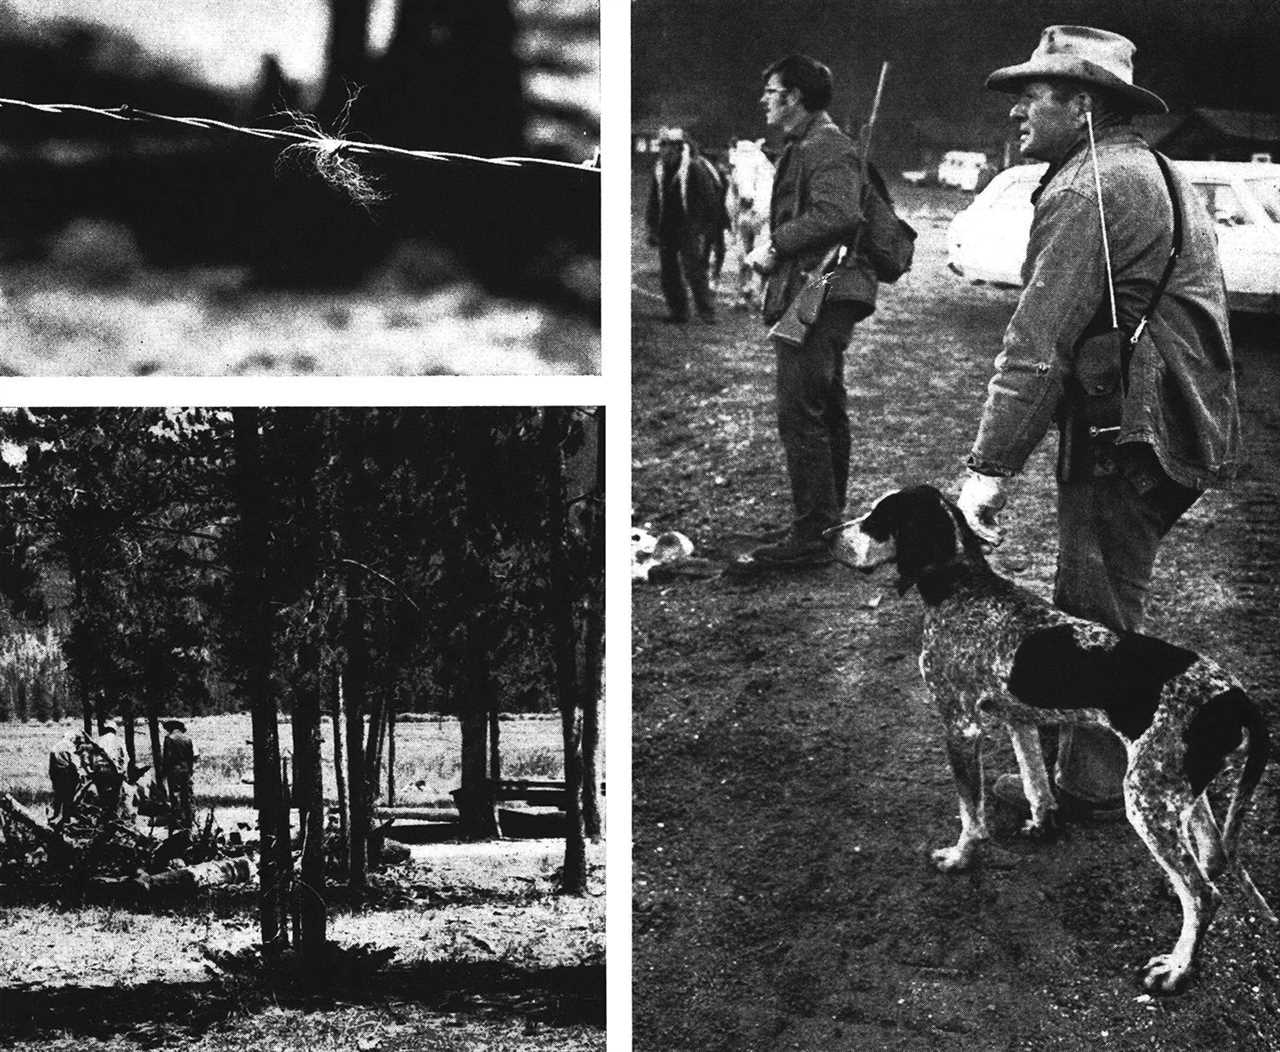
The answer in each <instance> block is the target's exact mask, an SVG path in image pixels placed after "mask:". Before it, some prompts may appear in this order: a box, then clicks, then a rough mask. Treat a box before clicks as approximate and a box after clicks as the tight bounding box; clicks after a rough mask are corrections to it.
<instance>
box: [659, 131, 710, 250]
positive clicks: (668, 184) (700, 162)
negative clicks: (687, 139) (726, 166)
mask: <svg viewBox="0 0 1280 1052" xmlns="http://www.w3.org/2000/svg"><path fill="white" fill-rule="evenodd" d="M724 193H725V189H724V183H723V182H722V181H721V179H720V173H719V172H717V171H716V170H715V167H714V166H713V165H712V164H711V162H710V161H708V160H707V159H706V158H705V157H703V156H702V155H701V154H700V153H698V152H697V151H696V150H694V149H693V148H692V147H690V146H689V145H688V144H687V143H686V144H685V146H684V149H683V150H682V151H681V153H680V163H679V164H678V165H677V166H676V167H675V169H674V170H672V171H667V170H665V168H664V166H663V163H662V161H661V159H659V160H658V162H657V163H656V164H655V165H654V168H653V179H652V180H651V182H650V185H649V204H648V207H647V208H646V209H645V222H646V224H647V225H648V228H649V235H650V237H652V238H654V239H661V240H663V241H673V242H676V243H679V242H682V241H685V240H687V239H698V238H712V239H714V238H716V237H718V236H719V234H720V231H722V230H724V229H725V228H726V227H728V225H729V214H728V212H727V211H726V208H725V202H724Z"/></svg>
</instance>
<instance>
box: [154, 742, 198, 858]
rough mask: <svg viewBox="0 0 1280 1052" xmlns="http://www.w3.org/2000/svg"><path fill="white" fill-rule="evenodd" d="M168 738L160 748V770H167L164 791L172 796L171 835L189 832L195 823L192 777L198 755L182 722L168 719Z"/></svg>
mask: <svg viewBox="0 0 1280 1052" xmlns="http://www.w3.org/2000/svg"><path fill="white" fill-rule="evenodd" d="M164 729H165V732H166V733H165V739H164V744H163V746H162V747H161V769H162V770H163V771H164V779H165V788H166V790H167V791H168V794H169V835H170V836H172V835H173V834H174V833H176V832H178V831H179V830H189V829H190V828H191V827H192V826H193V825H194V824H195V818H196V816H195V796H194V794H193V790H192V776H193V774H194V772H195V765H196V753H195V747H194V746H193V745H192V743H191V739H190V738H189V737H188V736H187V726H186V724H185V723H183V722H182V721H181V720H167V721H165V725H164Z"/></svg>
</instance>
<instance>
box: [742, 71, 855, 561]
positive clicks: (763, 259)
mask: <svg viewBox="0 0 1280 1052" xmlns="http://www.w3.org/2000/svg"><path fill="white" fill-rule="evenodd" d="M764 77H765V84H764V91H763V93H762V94H761V96H760V105H761V107H762V109H763V111H764V119H765V123H766V124H767V125H768V126H769V127H770V128H771V129H773V130H775V131H779V132H781V133H782V136H783V139H784V142H785V146H784V149H783V151H782V156H781V157H780V158H779V160H778V169H777V173H776V175H775V176H774V182H773V198H772V201H771V204H770V229H771V230H772V239H771V241H770V243H769V244H767V245H762V246H760V247H759V248H757V249H756V251H754V252H753V253H752V254H751V256H750V257H748V260H747V262H748V263H749V264H750V265H752V266H754V267H755V268H756V269H758V270H759V271H760V272H761V273H762V274H764V275H766V277H767V281H766V284H765V294H764V320H765V323H766V324H767V325H773V324H774V323H775V322H777V321H778V320H779V319H780V318H782V316H783V315H784V314H785V313H786V311H787V308H788V306H790V305H791V303H792V301H793V300H794V299H795V298H796V296H797V294H799V293H800V291H801V290H802V289H803V288H804V286H805V285H806V284H807V283H808V282H809V281H810V279H811V278H812V277H814V276H816V275H817V274H818V273H820V272H822V271H823V270H824V269H826V267H827V266H829V265H830V263H831V260H832V252H833V251H834V250H836V249H838V248H839V246H841V245H844V244H848V243H849V242H850V241H851V240H853V238H854V236H855V234H856V232H857V230H858V227H859V225H860V224H861V223H862V218H863V217H862V209H861V205H860V201H861V189H862V173H861V165H860V162H859V158H858V155H857V153H856V152H855V150H854V145H853V143H852V141H850V139H849V137H848V136H847V135H845V134H844V133H843V132H842V131H840V129H839V128H838V127H836V125H835V122H834V121H832V119H831V117H830V116H829V115H828V114H827V107H828V106H829V105H830V104H831V96H832V77H831V70H830V69H828V68H827V67H826V66H825V65H823V64H822V63H821V62H819V61H817V60H816V59H813V58H810V57H809V56H807V55H788V56H787V57H786V58H783V59H779V60H778V61H777V62H775V63H773V65H771V66H770V67H769V68H768V69H766V70H765V71H764ZM876 287H877V282H876V277H875V273H874V271H873V270H872V269H871V266H870V264H869V263H867V262H866V261H865V260H864V259H862V258H861V257H860V256H857V255H856V254H851V255H850V258H847V259H845V260H844V261H843V262H842V263H841V264H840V265H839V266H838V267H836V268H835V269H834V271H833V272H832V274H831V277H830V279H829V280H828V282H827V285H826V294H825V296H824V297H823V298H822V300H821V306H820V308H819V309H818V312H817V314H816V317H814V318H813V319H812V324H811V325H809V327H808V329H807V331H806V332H805V335H804V338H803V341H802V342H801V343H800V344H799V345H796V344H795V343H792V342H789V341H788V340H786V339H782V338H779V337H778V336H777V335H774V337H773V345H774V352H775V357H776V361H777V381H776V386H777V394H776V399H777V415H778V434H779V437H780V438H781V440H782V448H783V452H784V453H785V456H786V464H787V474H788V476H789V478H790V482H791V497H792V504H793V506H794V519H793V522H792V525H791V527H790V528H789V529H788V530H787V532H786V535H785V536H783V537H782V538H781V539H779V540H778V541H776V542H774V543H770V544H766V545H763V546H762V547H759V548H756V549H755V551H753V552H752V553H751V558H750V560H748V561H745V562H744V563H743V564H741V565H742V568H743V569H748V568H749V569H750V570H753V571H755V570H780V571H787V570H799V569H805V568H808V567H812V566H820V565H823V564H825V563H828V562H830V561H831V555H830V552H829V551H828V550H827V545H826V543H825V542H824V541H823V539H822V531H823V530H825V529H827V528H828V527H830V526H834V525H836V524H837V523H838V522H840V521H841V520H842V518H843V512H844V501H845V487H846V483H847V481H848V477H849V445H850V443H849V417H848V410H847V408H846V403H847V397H846V394H845V387H844V352H845V348H846V347H848V346H849V340H850V339H851V337H852V335H853V326H854V325H855V324H856V323H857V322H858V321H859V320H861V319H862V318H865V317H866V316H867V315H868V314H870V313H871V311H872V309H873V308H874V306H875V300H876ZM805 320H806V321H808V320H809V319H807V318H806V319H805Z"/></svg>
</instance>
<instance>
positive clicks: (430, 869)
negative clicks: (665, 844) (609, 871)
mask: <svg viewBox="0 0 1280 1052" xmlns="http://www.w3.org/2000/svg"><path fill="white" fill-rule="evenodd" d="M563 857H564V841H563V840H559V839H541V840H516V841H502V842H495V843H489V844H460V843H451V844H432V845H429V846H419V847H415V848H414V858H413V860H412V861H411V862H409V863H406V864H403V865H401V866H397V867H394V868H392V869H389V870H386V871H383V872H382V873H380V874H379V875H377V876H376V878H375V880H374V890H373V892H372V893H371V894H370V895H369V896H368V897H367V898H366V899H363V900H361V902H360V903H359V904H356V903H355V902H354V900H351V899H350V897H349V896H347V895H346V894H345V893H344V892H343V890H342V889H332V890H331V891H330V892H329V896H330V916H329V927H328V935H329V938H330V939H331V940H332V941H333V942H334V943H335V944H337V945H338V946H340V947H342V948H345V950H346V951H347V953H348V954H349V955H352V956H354V957H355V958H362V957H363V958H370V957H373V958H377V957H379V956H381V955H382V954H384V953H385V954H388V955H392V954H393V956H392V959H391V961H390V963H388V964H386V965H385V966H383V967H382V968H380V969H379V970H377V971H372V972H371V971H368V970H361V969H360V968H359V967H353V968H352V969H351V971H350V974H344V975H341V976H340V977H338V976H337V972H336V966H335V969H333V972H334V976H331V978H330V981H329V982H327V983H326V984H325V985H324V987H323V989H319V990H307V989H304V988H299V987H295V986H293V985H291V984H289V983H288V982H285V981H284V980H279V981H276V982H265V981H263V975H262V972H261V971H260V970H257V969H255V968H254V967H253V964H254V961H255V958H254V956H253V951H252V949H251V947H252V946H253V944H254V943H256V942H257V940H258V931H257V926H256V920H255V894H254V889H252V888H248V889H246V888H239V889H218V890H216V891H214V892H209V893H205V894H204V895H202V896H201V897H200V898H199V899H198V900H195V901H193V902H191V903H189V904H187V905H184V906H181V907H176V908H171V909H159V908H157V909H153V910H148V911H143V910H140V909H130V908H123V907H98V906H90V907H83V908H78V909H71V908H62V907H59V906H56V905H52V904H43V903H37V902H32V901H30V898H29V897H27V898H26V899H24V898H23V896H22V895H21V894H20V893H18V892H15V891H14V890H13V889H5V891H4V894H3V897H2V898H0V931H3V939H2V940H0V1044H3V1045H4V1047H6V1048H12V1049H17V1050H21V1052H36V1050H40V1052H80V1050H91V1052H134V1050H136V1049H183V1050H194V1052H233V1050H248V1052H294V1050H300V1049H306V1050H307V1052H352V1050H356V1049H359V1050H362V1052H373V1050H383V1052H428V1050H430V1052H437V1050H438V1052H476V1050H489V1049H497V1050H509V1052H553V1050H554V1052H587V1050H598V1049H603V1048H604V1047H605V1031H604V1023H605V1020H604V972H605V954H604V848H603V845H589V848H588V858H589V862H590V867H591V872H590V879H589V884H588V894H587V895H585V896H583V897H574V896H564V895H560V894H558V893H557V892H556V890H555V889H556V885H557V882H558V870H559V868H560V866H561V865H562V863H563ZM224 955H233V958H234V960H238V961H240V962H243V963H242V964H241V965H240V966H237V965H235V964H234V961H233V963H232V964H230V965H228V964H226V963H222V964H221V966H218V965H215V964H214V962H213V961H212V960H211V956H212V957H216V958H218V961H219V962H223V961H224V960H225V958H224Z"/></svg>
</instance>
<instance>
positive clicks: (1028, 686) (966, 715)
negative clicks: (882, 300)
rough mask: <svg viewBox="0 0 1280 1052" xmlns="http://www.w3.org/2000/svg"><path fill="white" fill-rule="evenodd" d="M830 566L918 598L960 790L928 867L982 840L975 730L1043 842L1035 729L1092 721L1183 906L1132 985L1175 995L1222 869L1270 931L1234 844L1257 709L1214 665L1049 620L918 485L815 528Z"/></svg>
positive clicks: (958, 519) (1043, 803)
mask: <svg viewBox="0 0 1280 1052" xmlns="http://www.w3.org/2000/svg"><path fill="white" fill-rule="evenodd" d="M828 540H829V541H830V543H831V547H832V551H833V553H834V554H835V557H836V558H837V559H838V560H839V561H840V562H843V563H845V564H846V565H848V566H853V567H856V568H857V569H860V570H864V571H867V572H870V571H872V570H874V569H875V568H876V567H878V566H883V565H885V564H886V563H896V564H897V567H898V592H899V594H904V593H906V591H907V590H908V589H909V588H911V587H912V586H913V585H914V586H915V587H916V588H918V589H919V591H920V595H921V597H922V598H923V599H924V602H925V618H924V639H923V645H922V650H921V654H920V671H921V673H922V674H923V676H924V681H925V685H926V686H927V687H928V688H929V691H930V692H931V693H932V695H933V698H934V701H935V703H936V704H937V706H938V710H939V712H940V713H941V715H942V719H943V723H944V725H945V727H946V747H947V756H948V758H949V760H950V762H951V768H952V771H953V773H954V774H955V778H956V785H957V788H958V789H959V792H960V839H959V840H958V841H957V842H956V844H955V846H954V847H946V848H942V849H940V850H938V851H935V852H934V853H933V859H934V862H935V864H936V865H937V867H938V868H939V869H940V870H943V871H950V870H962V869H965V868H967V867H968V866H970V865H971V864H972V863H973V861H974V858H975V855H976V852H977V850H978V847H979V844H980V843H981V842H982V841H983V840H985V839H986V837H987V830H986V823H985V818H984V815H983V785H982V726H983V725H984V724H987V723H990V722H991V721H999V722H1002V723H1003V724H1004V725H1005V726H1006V728H1007V729H1008V732H1009V737H1010V738H1011V740H1012V742H1013V750H1014V754H1015V755H1016V756H1017V760H1018V769H1019V771H1020V773H1021V775H1022V784H1023V787H1024V790H1025V792H1026V796H1027V800H1028V801H1029V802H1030V804H1031V819H1030V821H1029V822H1028V823H1027V825H1026V827H1025V830H1024V831H1025V832H1027V833H1030V834H1033V835H1037V834H1042V833H1044V832H1045V831H1046V830H1047V828H1048V827H1049V825H1050V824H1051V822H1052V820H1053V812H1054V810H1055V804H1054V799H1053V795H1052V792H1051V790H1050V787H1049V778H1048V775H1047V773H1046V771H1045V767H1044V760H1043V758H1042V756H1041V753H1040V748H1039V740H1038V737H1037V734H1036V730H1035V728H1036V725H1037V724H1042V723H1045V724H1062V723H1078V724H1099V725H1101V726H1103V727H1107V728H1109V729H1110V730H1112V731H1114V732H1115V733H1116V734H1117V735H1119V736H1120V738H1121V739H1122V740H1123V741H1124V743H1125V746H1126V748H1127V750H1128V754H1129V764H1128V770H1127V772H1126V774H1125V777H1124V804H1125V814H1126V815H1127V816H1128V819H1129V822H1130V824H1131V825H1132V826H1133V828H1134V829H1135V830H1136V831H1137V834H1138V836H1140V837H1141V838H1142V840H1143V843H1145V844H1146V845H1147V847H1148V848H1149V849H1150V851H1151V854H1152V855H1153V856H1155V860H1156V862H1157V863H1159V865H1160V866H1161V868H1162V869H1163V870H1164V871H1165V873H1166V874H1168V877H1169V880H1170V882H1171V883H1172V884H1173V888H1174V891H1175V892H1176V893H1177V895H1178V899H1179V900H1180V901H1181V903H1182V931H1181V933H1180V934H1179V936H1178V941H1177V942H1176V943H1175V945H1174V947H1173V949H1172V951H1171V952H1169V953H1167V954H1160V955H1158V956H1155V957H1152V958H1151V959H1150V960H1149V961H1148V962H1147V964H1146V966H1145V969H1144V975H1143V985H1144V986H1145V987H1146V988H1147V989H1148V990H1152V991H1155V992H1157V993H1174V992H1176V991H1178V990H1180V989H1181V988H1182V987H1183V986H1184V985H1185V984H1186V982H1187V980H1188V978H1189V977H1190V972H1191V968H1192V965H1193V963H1194V962H1195V959H1196V953H1197V950H1198V949H1199V946H1200V942H1201V939H1202V937H1203V936H1204V933H1205V931H1206V930H1207V929H1208V927H1209V923H1210V921H1211V920H1212V919H1213V914H1214V912H1215V910H1216V909H1217V907H1218V904H1219V903H1220V901H1221V898H1222V896H1221V895H1220V893H1219V892H1218V889H1217V887H1215V885H1214V880H1215V878H1217V877H1218V876H1219V875H1220V874H1222V873H1223V871H1224V870H1226V869H1228V868H1230V869H1231V870H1232V871H1233V872H1234V873H1235V875H1236V876H1237V878H1238V879H1239V881H1240V883H1241V885H1242V886H1243V887H1244V888H1245V889H1246V890H1247V891H1248V892H1249V893H1250V894H1251V895H1252V896H1253V897H1254V898H1255V899H1256V900H1257V904H1258V907H1259V909H1260V911H1261V912H1262V913H1263V914H1264V915H1265V916H1266V918H1267V919H1268V920H1270V921H1272V922H1273V923H1274V922H1276V920H1277V918H1276V915H1275V914H1274V913H1273V912H1272V911H1271V908H1270V907H1269V906H1268V905H1267V902H1266V900H1265V899H1264V898H1263V897H1262V895H1261V893H1260V892H1259V891H1258V889H1257V888H1256V887H1255V886H1254V884H1253V881H1252V880H1250V878H1249V875H1248V873H1246V872H1245V870H1244V867H1243V866H1241V865H1240V864H1239V862H1238V861H1237V859H1236V857H1235V855H1236V840H1237V838H1238V837H1239V834H1240V826H1241V822H1242V820H1243V818H1244V812H1245V809H1246V807H1247V805H1248V803H1249V798H1250V797H1251V795H1252V794H1253V790H1254V788H1255V787H1256V786H1257V784H1258V780H1259V778H1260V777H1261V776H1262V769H1263V767H1264V765H1265V764H1266V761H1267V728H1266V723H1265V722H1264V720H1263V717H1262V715H1261V713H1260V712H1259V710H1258V708H1257V706H1256V705H1255V704H1254V703H1253V702H1252V701H1251V700H1250V699H1249V697H1248V696H1247V695H1246V694H1245V692H1244V690H1243V689H1242V688H1241V686H1240V684H1239V682H1238V681H1237V680H1236V679H1235V678H1234V677H1233V676H1232V675H1231V674H1230V673H1228V672H1227V671H1226V670H1225V669H1223V668H1222V667H1221V666H1219V665H1217V664H1215V663H1214V662H1213V661H1211V660H1210V659H1208V658H1206V657H1202V656H1201V655H1199V654H1196V653H1193V652H1192V651H1190V650H1184V649H1182V648H1181V647H1177V646H1174V645H1173V644H1171V643H1165V642H1162V641H1161V640H1158V639H1153V638H1151V637H1149V636H1143V635H1138V634H1136V633H1116V632H1112V631H1111V630H1110V629H1108V628H1105V627H1103V626H1102V625H1099V624H1095V623H1093V622H1091V621H1085V620H1082V619H1081V618H1078V617H1072V616H1071V615H1069V614H1065V613H1063V612H1062V611H1061V610H1058V609H1056V608H1054V607H1052V606H1050V605H1049V604H1047V603H1045V602H1044V601H1043V600H1041V599H1039V598H1037V597H1036V596H1035V595H1033V594H1032V593H1030V592H1028V591H1026V590H1025V589H1023V588H1020V587H1018V586H1016V585H1014V584H1013V583H1012V582H1011V581H1008V580H1006V579H1005V578H1003V577H1000V576H999V575H998V574H996V573H995V572H994V571H993V570H992V569H991V568H990V567H989V566H988V565H987V561H986V558H985V557H984V556H983V553H982V547H981V542H980V541H979V540H978V538H977V536H976V535H975V534H974V532H973V531H972V530H971V529H970V528H969V525H968V523H967V522H966V521H965V518H964V516H963V515H962V514H961V513H960V511H959V510H958V509H957V508H956V507H955V505H954V504H952V503H951V502H950V501H949V500H948V499H947V498H945V497H944V496H943V495H942V494H941V493H939V492H938V491H937V490H936V489H934V488H933V487H931V486H915V487H913V488H910V489H904V490H898V491H896V492H894V493H890V494H888V495H887V496H885V497H882V498H881V499H880V500H879V501H878V502H877V503H876V505H875V507H874V508H872V510H871V511H870V512H869V513H868V514H866V515H864V516H863V517H862V518H860V519H857V520H855V521H853V522H847V523H844V524H843V525H841V526H837V527H835V528H834V529H832V530H829V531H828ZM1242 733H1243V734H1245V735H1247V737H1248V747H1247V750H1246V753H1245V760H1244V765H1243V770H1242V772H1241V774H1240V779H1239V782H1238V783H1237V785H1236V787H1235V793H1234V796H1233V798H1232V800H1231V804H1230V806H1229V807H1228V809H1227V817H1226V821H1225V823H1224V824H1223V826H1222V829H1221V831H1220V830H1219V827H1218V824H1217V822H1216V820H1215V818H1214V815H1213V812H1212V810H1211V809H1210V806H1209V802H1208V799H1207V798H1206V796H1205V788H1206V787H1207V786H1208V785H1209V783H1210V782H1211V781H1212V780H1213V779H1214V778H1215V777H1216V776H1217V775H1218V774H1219V773H1220V772H1221V771H1222V769H1223V763H1224V760H1225V759H1226V757H1227V755H1228V754H1229V753H1231V752H1232V751H1233V750H1234V749H1236V748H1237V747H1238V746H1239V745H1240V744H1241V739H1242Z"/></svg>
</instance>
